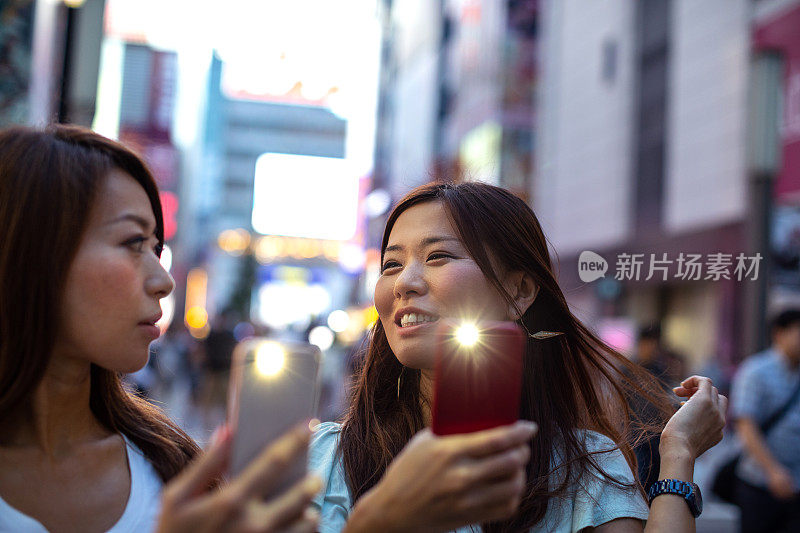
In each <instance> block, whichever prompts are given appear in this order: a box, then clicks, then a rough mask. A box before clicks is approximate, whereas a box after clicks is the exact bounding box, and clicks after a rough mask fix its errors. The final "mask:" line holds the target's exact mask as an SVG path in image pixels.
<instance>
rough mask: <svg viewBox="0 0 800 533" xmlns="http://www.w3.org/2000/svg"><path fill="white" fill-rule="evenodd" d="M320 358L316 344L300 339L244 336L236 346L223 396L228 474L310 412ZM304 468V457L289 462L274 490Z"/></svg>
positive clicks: (293, 479) (315, 397)
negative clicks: (230, 432)
mask: <svg viewBox="0 0 800 533" xmlns="http://www.w3.org/2000/svg"><path fill="white" fill-rule="evenodd" d="M320 358H321V354H320V351H319V348H317V347H316V346H314V345H311V344H305V343H294V342H282V341H276V340H271V339H248V340H246V341H244V342H242V343H240V344H239V345H237V347H236V349H235V350H234V354H233V362H232V367H231V384H230V389H229V398H228V420H229V423H230V424H231V428H232V430H233V450H232V456H231V463H230V473H231V474H232V475H237V474H239V473H240V472H241V471H242V470H244V469H245V467H246V466H247V465H248V464H249V463H250V461H252V460H253V459H254V458H256V457H257V456H258V455H259V454H260V453H261V451H262V450H263V449H264V447H265V446H267V445H268V444H269V443H270V442H272V441H273V440H275V439H277V438H278V437H280V436H281V435H283V434H284V433H285V432H286V431H288V430H289V429H291V428H292V427H293V426H294V425H296V424H297V423H298V422H301V421H303V420H307V419H310V418H312V417H314V416H315V414H316V409H317V401H318V396H319V386H318V371H319V365H320ZM305 470H306V465H305V459H304V460H303V462H302V464H301V463H300V462H298V464H297V465H293V467H292V468H291V469H290V471H289V472H288V473H287V475H286V476H285V479H282V480H281V482H280V483H278V486H276V488H275V490H274V492H275V493H277V492H279V491H281V490H283V489H285V488H288V486H290V485H291V484H293V483H294V482H296V481H298V480H299V479H301V478H302V477H303V475H304V474H305Z"/></svg>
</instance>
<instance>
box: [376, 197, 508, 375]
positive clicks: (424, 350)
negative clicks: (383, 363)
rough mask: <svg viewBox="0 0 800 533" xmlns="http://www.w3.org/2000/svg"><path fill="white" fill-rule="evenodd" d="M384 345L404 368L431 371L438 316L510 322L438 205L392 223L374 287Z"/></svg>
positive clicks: (420, 208)
mask: <svg viewBox="0 0 800 533" xmlns="http://www.w3.org/2000/svg"><path fill="white" fill-rule="evenodd" d="M375 307H376V308H377V310H378V315H379V317H380V321H381V324H382V325H383V328H384V330H385V331H386V337H387V339H388V341H389V346H390V347H391V348H392V351H393V352H394V354H395V356H397V359H398V360H399V361H400V362H401V363H402V364H403V365H405V366H408V367H411V368H418V369H422V370H430V369H432V368H433V365H434V350H433V346H434V342H433V341H434V339H433V332H434V331H435V329H436V323H437V322H438V320H439V319H440V318H451V319H469V320H472V321H478V320H509V319H510V317H511V309H510V307H509V304H508V303H507V302H506V300H505V299H504V298H503V297H502V296H501V295H500V293H499V292H498V291H497V289H496V288H495V287H494V285H492V283H491V282H490V281H489V280H488V279H487V278H486V276H484V274H483V272H482V271H481V269H480V267H478V264H477V263H476V262H475V261H474V260H473V259H472V257H471V256H470V255H469V253H468V252H467V249H466V247H465V246H464V245H463V244H462V243H461V241H460V239H459V237H458V233H457V232H456V230H455V228H454V227H453V224H452V222H451V221H450V218H449V217H448V216H447V212H446V211H445V208H444V206H443V205H442V203H441V202H439V201H430V202H425V203H421V204H416V205H414V206H412V207H409V208H408V209H407V210H405V211H404V212H403V213H402V214H401V215H400V216H399V217H398V218H397V220H396V222H395V224H394V226H393V227H392V230H391V233H390V234H389V240H388V242H387V246H386V250H385V251H384V257H383V264H382V265H381V276H380V278H379V279H378V283H377V285H376V287H375Z"/></svg>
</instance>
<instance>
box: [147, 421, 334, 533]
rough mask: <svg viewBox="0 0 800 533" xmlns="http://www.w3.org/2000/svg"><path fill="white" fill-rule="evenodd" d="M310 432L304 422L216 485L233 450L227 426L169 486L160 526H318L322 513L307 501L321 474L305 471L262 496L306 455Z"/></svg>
mask: <svg viewBox="0 0 800 533" xmlns="http://www.w3.org/2000/svg"><path fill="white" fill-rule="evenodd" d="M310 436H311V430H310V429H309V427H308V423H303V424H299V425H298V426H296V427H295V428H293V429H292V430H290V431H289V432H287V433H286V434H285V435H283V436H282V437H281V438H280V439H278V440H276V441H275V442H274V443H272V444H271V445H270V446H268V447H266V448H265V449H264V451H263V452H262V453H261V455H260V456H258V457H257V458H256V459H254V460H253V462H252V463H250V465H249V466H248V467H247V469H246V470H245V471H244V472H242V473H241V474H240V475H239V476H238V477H236V478H235V479H233V480H232V481H231V482H230V483H229V484H226V485H223V486H221V487H219V488H214V489H211V488H210V487H211V486H212V485H213V484H214V481H215V480H217V479H219V478H220V476H221V475H222V474H223V472H224V471H225V468H226V466H227V463H228V459H229V457H230V453H231V433H230V431H229V430H228V429H227V428H226V429H223V430H222V431H221V432H220V433H219V434H218V435H217V438H216V439H215V440H214V443H213V444H212V445H211V447H210V448H209V449H208V451H207V452H206V453H204V454H203V455H202V456H200V457H199V458H198V459H196V460H195V461H194V463H192V464H191V465H189V466H188V467H187V468H186V470H184V471H183V472H181V473H180V474H179V475H178V476H176V477H175V478H174V479H173V480H172V481H170V482H169V483H168V484H167V485H166V486H165V487H164V492H163V495H162V507H161V516H160V518H159V523H158V529H157V531H158V532H159V533H182V532H187V533H203V532H206V531H208V532H212V531H214V532H216V531H224V532H234V531H236V532H261V531H286V532H292V533H300V532H313V531H315V530H316V527H317V516H316V513H315V512H312V511H310V510H309V508H308V504H309V503H310V502H311V499H312V498H313V497H314V495H315V494H316V493H317V492H319V490H320V488H321V482H320V480H319V478H317V477H315V476H312V475H309V476H306V478H305V479H303V480H301V481H299V482H298V483H297V484H295V485H294V486H293V487H292V488H290V489H288V490H287V491H286V492H284V493H283V494H280V495H278V496H275V497H274V498H272V499H270V500H265V499H264V498H263V495H264V494H266V493H267V492H268V491H270V489H272V488H274V486H275V482H276V480H278V479H279V478H280V476H281V474H282V473H283V472H285V471H286V470H287V469H289V468H290V466H291V465H292V464H293V463H294V462H295V461H297V460H298V459H301V458H302V456H303V453H304V452H305V450H306V449H307V448H308V442H309V438H310Z"/></svg>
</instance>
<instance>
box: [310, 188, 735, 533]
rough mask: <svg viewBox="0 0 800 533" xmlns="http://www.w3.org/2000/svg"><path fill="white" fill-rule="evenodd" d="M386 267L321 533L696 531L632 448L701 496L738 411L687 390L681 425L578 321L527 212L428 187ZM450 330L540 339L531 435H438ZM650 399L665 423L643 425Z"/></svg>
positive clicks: (506, 199) (516, 204) (400, 226)
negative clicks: (463, 327)
mask: <svg viewBox="0 0 800 533" xmlns="http://www.w3.org/2000/svg"><path fill="white" fill-rule="evenodd" d="M381 261H382V263H381V277H380V278H379V280H378V283H377V286H376V289H375V306H376V308H377V310H378V314H379V320H378V321H377V322H376V324H375V326H374V328H373V330H372V332H371V338H370V342H369V345H368V349H367V352H366V354H365V359H364V362H363V368H361V370H360V373H359V375H358V379H357V382H356V385H355V388H354V391H353V396H352V400H351V404H350V409H349V411H348V413H347V414H346V417H345V419H344V421H343V423H342V424H341V425H339V424H332V423H326V424H323V425H322V426H320V428H319V429H318V431H317V433H316V435H315V437H314V439H313V440H312V445H311V463H312V466H313V468H314V469H315V470H317V471H318V472H319V473H320V475H322V476H323V477H324V478H325V479H327V483H326V490H325V492H324V493H323V494H321V495H320V496H318V497H317V498H316V500H315V505H316V506H317V507H318V508H319V509H320V510H321V514H322V516H321V527H320V530H321V531H323V532H329V531H339V530H342V529H345V530H347V531H379V530H382V531H446V530H450V529H455V528H457V527H460V526H466V525H469V524H481V527H482V529H483V531H487V532H488V531H528V530H531V531H559V532H561V531H580V530H591V529H593V528H595V529H596V530H597V531H641V529H642V520H648V523H647V529H648V530H651V529H654V530H665V529H666V527H667V526H668V527H669V529H670V531H689V530H693V528H694V517H693V514H692V513H691V512H690V509H689V506H688V505H687V502H686V501H683V498H682V497H680V496H676V495H674V494H665V495H663V496H659V497H656V498H654V499H653V503H652V508H651V509H648V506H647V504H646V503H645V500H644V497H643V494H642V490H641V488H640V486H639V484H638V482H637V480H636V478H635V476H634V474H633V472H635V471H636V468H635V458H634V455H633V452H632V445H633V444H634V443H636V442H637V441H640V440H641V439H647V438H650V437H652V436H654V435H656V434H658V433H659V432H660V433H661V445H660V449H661V455H662V458H661V475H660V478H661V479H666V478H670V479H676V480H681V481H684V482H691V481H692V469H693V465H694V459H695V458H696V457H698V456H699V455H700V454H701V453H703V452H704V451H705V450H706V449H708V448H709V447H711V446H713V445H714V444H716V442H718V441H719V439H720V438H721V436H722V426H723V425H724V411H725V406H726V403H727V399H726V398H725V397H724V396H720V395H719V394H718V392H717V391H716V389H715V388H713V386H712V385H711V383H710V381H709V380H707V379H706V378H701V377H692V378H690V379H688V380H686V381H684V383H683V384H682V386H681V387H680V388H678V389H676V391H675V392H676V393H677V394H679V395H681V396H684V397H689V398H690V399H689V400H688V401H687V402H686V404H685V405H684V406H683V407H682V408H681V409H679V410H678V411H677V413H676V412H675V410H674V408H673V407H672V405H671V399H670V397H669V396H668V395H667V394H666V393H664V392H663V391H662V390H661V389H660V388H659V386H658V384H657V382H656V381H655V380H654V379H653V378H652V377H650V376H649V375H648V374H647V373H646V372H644V371H642V370H641V369H639V368H638V367H637V366H636V365H634V364H632V363H631V362H629V361H628V360H627V359H626V358H625V357H623V356H622V355H620V354H619V353H617V352H616V351H614V350H613V349H611V348H610V347H609V346H607V345H606V344H605V343H604V342H603V341H602V340H600V339H599V338H598V337H597V336H596V335H595V334H593V333H592V332H591V331H590V330H589V329H588V328H587V327H585V326H584V325H583V324H582V323H581V322H580V321H579V320H578V319H576V318H575V317H574V316H573V314H572V313H571V312H570V309H569V307H568V305H567V301H566V299H565V297H564V295H563V293H562V291H561V289H560V287H559V286H558V284H557V282H556V278H555V275H554V273H553V269H552V263H551V260H550V254H549V252H548V249H547V243H546V240H545V236H544V234H543V233H542V230H541V227H540V225H539V222H538V220H537V219H536V216H535V215H534V213H533V212H532V211H531V209H530V208H529V207H528V206H527V205H526V204H525V202H523V201H522V200H520V199H519V198H517V197H515V196H514V195H512V194H511V193H509V192H508V191H506V190H504V189H501V188H498V187H494V186H490V185H486V184H480V183H462V184H457V185H453V184H430V185H425V186H422V187H419V188H417V189H415V190H413V191H412V192H410V193H409V194H408V195H407V196H406V197H405V198H404V199H403V200H401V201H400V203H399V204H398V205H397V207H395V209H394V210H393V212H392V213H391V214H390V216H389V219H388V221H387V224H386V229H385V231H384V235H383V241H382V246H381ZM441 318H450V319H462V318H470V319H473V320H510V321H515V322H516V323H517V324H519V325H520V326H521V327H522V328H523V329H524V330H525V331H527V332H528V333H529V335H530V337H529V338H528V342H527V346H526V353H525V359H524V369H523V391H522V404H521V410H520V419H521V422H518V423H517V424H516V425H514V426H510V427H505V428H495V429H493V430H488V431H483V432H477V433H474V434H469V435H456V436H448V437H434V436H433V435H432V434H431V432H430V430H429V429H427V426H429V423H430V405H431V400H432V398H431V390H432V387H431V384H432V374H433V372H432V369H433V360H434V353H433V352H434V350H433V348H432V347H433V346H434V342H433V339H432V337H431V333H432V331H433V330H434V328H435V326H434V324H435V323H436V322H437V321H438V320H439V319H441ZM537 332H555V333H556V334H555V335H548V334H544V335H536V333H537ZM642 399H646V400H647V401H649V402H652V403H653V404H654V405H655V406H656V407H657V412H659V413H660V414H661V415H660V417H659V418H658V419H657V420H640V419H636V417H635V416H634V414H633V412H632V410H631V405H632V403H633V402H635V401H641V400H642ZM673 413H674V414H673ZM670 417H671V418H670ZM668 419H669V422H667V420H668ZM525 421H528V423H527V424H526V423H525ZM534 422H535V424H537V425H538V432H536V434H535V436H534V431H533V429H532V428H531V427H530V424H532V423H534ZM662 430H663V431H662Z"/></svg>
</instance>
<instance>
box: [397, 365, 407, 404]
mask: <svg viewBox="0 0 800 533" xmlns="http://www.w3.org/2000/svg"><path fill="white" fill-rule="evenodd" d="M405 370H406V367H405V366H403V367H402V368H401V369H400V375H399V376H397V399H398V400H399V399H400V380H401V379H403V372H405Z"/></svg>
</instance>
